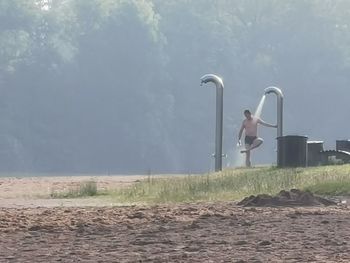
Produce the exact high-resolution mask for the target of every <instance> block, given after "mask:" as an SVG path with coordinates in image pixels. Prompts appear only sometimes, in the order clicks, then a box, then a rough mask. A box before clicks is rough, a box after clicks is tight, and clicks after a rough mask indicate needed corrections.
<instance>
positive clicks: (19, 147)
mask: <svg viewBox="0 0 350 263" xmlns="http://www.w3.org/2000/svg"><path fill="white" fill-rule="evenodd" d="M349 23H350V1H348V0H298V1H295V0H284V1H280V0H215V1H213V0H0V46H1V47H0V95H1V96H0V170H1V171H5V172H6V171H7V172H8V171H14V172H17V171H18V172H56V173H64V172H73V173H75V172H76V173H86V172H91V173H148V172H185V173H194V172H205V171H208V170H210V169H213V158H212V156H211V155H212V153H213V152H214V137H215V136H214V133H215V89H214V88H211V87H210V85H204V86H202V87H201V86H200V77H201V76H202V75H204V74H206V73H215V74H218V75H220V76H221V77H222V78H223V80H224V84H225V89H224V146H223V148H224V152H227V153H229V152H230V151H232V149H233V147H235V144H236V141H237V133H238V130H239V126H240V124H241V121H242V119H243V114H242V112H243V110H244V109H246V108H251V109H253V110H254V108H255V107H256V106H257V104H258V102H259V100H260V98H261V96H262V94H263V89H264V88H266V87H267V86H270V85H274V86H278V87H280V88H281V89H282V90H283V92H284V95H285V114H284V122H285V123H284V125H285V129H284V133H285V134H298V135H307V136H309V138H310V139H311V140H324V141H325V147H326V148H334V147H335V146H334V145H335V140H336V139H347V138H349V137H350V124H349V121H348V116H347V114H348V113H349V108H350V106H349V98H350V96H349V95H350V89H349V87H350V85H349V84H350V74H349V73H350V24H349ZM275 107H276V101H275V98H274V97H273V96H269V97H268V98H267V100H266V103H265V107H264V109H263V113H262V118H263V119H264V120H265V121H268V122H271V123H274V122H275V121H276V109H275ZM260 131H261V135H262V137H263V138H264V139H265V143H264V145H263V147H262V148H261V149H259V151H257V152H256V154H255V156H254V161H255V163H274V162H275V157H276V156H275V155H276V153H275V147H276V142H275V137H276V131H275V130H273V129H269V128H261V130H260ZM229 158H230V157H229ZM224 162H226V160H224ZM224 166H225V164H224Z"/></svg>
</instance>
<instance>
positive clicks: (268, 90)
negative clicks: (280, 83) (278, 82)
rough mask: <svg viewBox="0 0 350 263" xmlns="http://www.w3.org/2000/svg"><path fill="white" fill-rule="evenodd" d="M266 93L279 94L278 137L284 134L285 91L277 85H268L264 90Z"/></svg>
mask: <svg viewBox="0 0 350 263" xmlns="http://www.w3.org/2000/svg"><path fill="white" fill-rule="evenodd" d="M264 92H265V95H267V94H270V93H274V94H276V96H277V137H282V136H283V93H282V91H281V89H279V88H277V87H268V88H266V89H265V90H264Z"/></svg>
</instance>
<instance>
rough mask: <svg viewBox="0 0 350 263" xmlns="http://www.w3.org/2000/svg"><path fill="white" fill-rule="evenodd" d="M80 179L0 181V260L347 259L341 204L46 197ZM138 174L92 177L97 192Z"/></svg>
mask: <svg viewBox="0 0 350 263" xmlns="http://www.w3.org/2000/svg"><path fill="white" fill-rule="evenodd" d="M86 179H91V178H87V177H85V176H82V177H51V178H48V177H33V178H1V179H0V183H1V184H0V189H1V193H0V204H1V205H0V262H350V209H349V208H348V207H347V206H333V207H294V208H287V207H280V208H254V207H252V208H245V207H240V206H238V205H237V203H236V202H233V201H232V202H217V203H196V204H177V205H174V204H169V205H157V206H120V205H119V206H118V205H115V204H113V202H109V203H108V202H106V201H105V200H103V199H102V201H101V199H99V200H97V199H94V198H87V199H68V200H66V199H64V200H62V199H49V198H47V196H49V194H50V192H51V191H52V187H56V188H64V187H67V186H69V185H72V184H78V183H79V182H81V181H85V180H86ZM140 179H142V176H135V177H129V176H127V177H117V176H105V177H97V178H94V180H95V181H96V182H97V183H98V187H99V188H101V189H102V188H115V187H124V186H126V185H129V184H130V183H133V182H136V181H137V180H140ZM56 188H55V189H56ZM45 196H46V198H45Z"/></svg>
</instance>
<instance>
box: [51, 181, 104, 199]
mask: <svg viewBox="0 0 350 263" xmlns="http://www.w3.org/2000/svg"><path fill="white" fill-rule="evenodd" d="M97 194H98V192H97V183H96V182H95V181H86V182H82V183H80V184H79V186H78V187H74V188H70V189H68V190H66V191H63V192H51V197H52V198H77V197H89V196H96V195H97Z"/></svg>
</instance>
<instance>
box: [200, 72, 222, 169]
mask: <svg viewBox="0 0 350 263" xmlns="http://www.w3.org/2000/svg"><path fill="white" fill-rule="evenodd" d="M208 82H213V83H214V84H215V86H216V129H215V155H214V157H215V171H216V172H217V171H221V170H222V135H223V132H222V127H223V112H224V111H223V94H224V83H223V81H222V79H221V78H220V77H218V76H216V75H214V74H206V75H204V76H203V77H201V86H202V85H203V83H208Z"/></svg>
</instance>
